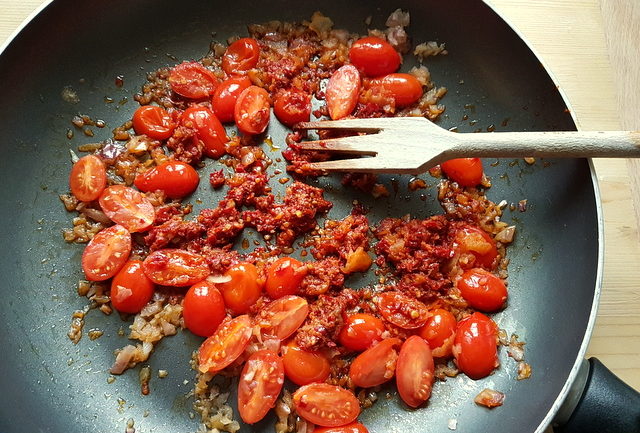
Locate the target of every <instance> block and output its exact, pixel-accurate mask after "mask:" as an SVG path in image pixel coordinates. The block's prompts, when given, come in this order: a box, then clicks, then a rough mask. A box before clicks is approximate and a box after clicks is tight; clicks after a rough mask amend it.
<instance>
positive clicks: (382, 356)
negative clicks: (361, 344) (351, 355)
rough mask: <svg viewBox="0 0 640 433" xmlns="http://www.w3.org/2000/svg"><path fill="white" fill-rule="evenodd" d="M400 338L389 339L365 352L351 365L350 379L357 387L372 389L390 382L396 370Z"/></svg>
mask: <svg viewBox="0 0 640 433" xmlns="http://www.w3.org/2000/svg"><path fill="white" fill-rule="evenodd" d="M400 343H401V341H400V339H399V338H395V337H394V338H387V339H385V340H382V341H381V342H380V343H378V344H376V345H375V346H373V347H371V348H369V349H367V350H365V351H364V352H362V353H361V354H360V355H358V356H357V357H356V359H354V360H353V362H352V363H351V368H350V369H349V377H350V378H351V381H352V382H353V384H354V385H355V386H359V387H362V388H371V387H372V386H378V385H382V384H383V383H385V382H387V381H388V380H390V379H391V378H392V377H393V375H394V373H395V369H396V361H397V359H398V352H397V351H396V346H399V345H400Z"/></svg>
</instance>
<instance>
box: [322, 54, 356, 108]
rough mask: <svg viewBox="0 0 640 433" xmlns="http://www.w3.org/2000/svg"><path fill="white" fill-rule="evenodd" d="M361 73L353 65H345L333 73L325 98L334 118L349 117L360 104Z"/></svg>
mask: <svg viewBox="0 0 640 433" xmlns="http://www.w3.org/2000/svg"><path fill="white" fill-rule="evenodd" d="M359 93H360V73H359V72H358V70H357V69H356V67H355V66H353V65H344V66H342V67H340V68H339V69H338V70H337V71H335V72H334V73H333V75H332V76H331V78H329V82H328V83H327V90H326V92H325V100H326V102H327V108H328V109H329V116H330V117H331V118H332V119H333V120H338V119H342V118H343V117H347V116H348V115H349V114H351V113H352V112H353V110H354V109H355V108H356V105H357V104H358V94H359Z"/></svg>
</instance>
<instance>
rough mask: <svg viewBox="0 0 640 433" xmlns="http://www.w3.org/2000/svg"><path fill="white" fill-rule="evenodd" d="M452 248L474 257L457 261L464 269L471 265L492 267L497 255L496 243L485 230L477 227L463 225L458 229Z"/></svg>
mask: <svg viewBox="0 0 640 433" xmlns="http://www.w3.org/2000/svg"><path fill="white" fill-rule="evenodd" d="M453 248H454V250H456V251H457V252H459V253H464V254H471V255H472V257H473V258H474V260H473V261H471V262H468V261H467V262H464V263H460V262H459V263H460V264H461V267H462V268H464V269H467V268H469V267H473V266H476V267H478V266H482V267H484V268H487V269H493V268H494V267H495V266H496V263H495V262H496V258H497V257H498V249H497V248H496V243H495V241H494V240H493V239H491V237H490V236H489V234H488V233H487V232H485V231H484V230H482V229H481V228H479V227H475V226H464V227H462V228H461V229H460V230H458V232H457V233H456V235H455V238H454V242H453Z"/></svg>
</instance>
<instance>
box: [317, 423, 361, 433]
mask: <svg viewBox="0 0 640 433" xmlns="http://www.w3.org/2000/svg"><path fill="white" fill-rule="evenodd" d="M313 433H369V430H367V428H366V427H365V426H363V425H362V424H360V423H359V422H354V423H351V424H349V425H343V426H340V427H321V428H316V429H314V430H313Z"/></svg>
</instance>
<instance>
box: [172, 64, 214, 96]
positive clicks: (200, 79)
mask: <svg viewBox="0 0 640 433" xmlns="http://www.w3.org/2000/svg"><path fill="white" fill-rule="evenodd" d="M169 84H171V89H172V90H173V91H174V92H176V93H177V94H178V95H181V96H184V97H185V98H189V99H203V98H206V97H208V96H209V95H211V94H212V93H213V91H214V90H215V88H216V86H217V85H218V78H217V77H216V76H215V75H214V74H213V72H211V71H210V70H209V69H207V68H205V67H204V66H203V65H202V64H201V63H198V62H184V63H180V64H179V65H176V66H174V67H173V69H171V72H170V73H169Z"/></svg>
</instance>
